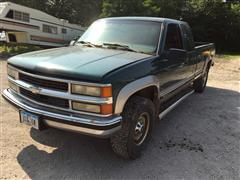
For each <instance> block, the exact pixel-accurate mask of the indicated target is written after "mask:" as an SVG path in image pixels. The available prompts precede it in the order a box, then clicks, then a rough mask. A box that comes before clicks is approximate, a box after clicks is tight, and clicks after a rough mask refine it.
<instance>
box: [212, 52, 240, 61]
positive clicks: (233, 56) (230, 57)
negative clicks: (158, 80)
mask: <svg viewBox="0 0 240 180" xmlns="http://www.w3.org/2000/svg"><path fill="white" fill-rule="evenodd" d="M216 58H217V59H221V60H240V53H226V54H217V55H216Z"/></svg>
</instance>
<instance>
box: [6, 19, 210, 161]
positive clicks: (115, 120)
mask: <svg viewBox="0 0 240 180" xmlns="http://www.w3.org/2000/svg"><path fill="white" fill-rule="evenodd" d="M214 54H215V48H214V44H213V43H196V42H194V41H193V36H192V33H191V30H190V28H189V25H188V24H187V23H186V22H182V21H177V20H172V19H166V18H152V17H119V18H106V19H100V20H97V21H96V22H94V23H93V24H92V25H91V26H90V27H89V28H88V30H87V31H86V32H85V33H84V34H83V35H82V37H80V38H79V39H78V40H76V41H75V42H74V43H71V46H69V47H62V48H56V49H48V50H42V51H37V52H31V53H26V54H22V55H18V56H15V57H12V58H10V59H9V60H8V66H7V67H8V80H9V88H8V89H5V90H4V91H3V92H2V95H3V97H4V98H5V99H6V100H8V101H9V102H10V103H11V104H12V105H14V106H15V107H17V108H18V110H19V114H20V122H21V123H24V124H28V125H30V126H32V127H33V128H36V129H39V130H43V129H45V128H46V127H53V128H59V129H64V130H70V131H74V132H79V133H82V134H86V135H90V136H95V137H101V138H110V142H111V145H112V148H113V151H114V152H115V153H117V154H118V155H120V156H122V157H124V158H130V159H134V158H137V157H139V156H140V155H141V152H142V149H143V148H144V147H145V145H146V143H147V141H148V140H149V137H150V136H151V131H152V129H153V128H154V122H155V121H156V120H157V119H161V118H163V116H164V115H165V114H167V113H168V112H169V111H170V110H171V109H173V108H174V107H175V106H176V105H177V104H178V103H179V102H181V101H182V100H183V99H184V98H186V97H187V96H188V95H190V94H191V93H193V92H194V91H195V92H198V93H202V92H203V91H204V89H205V86H206V82H207V78H208V72H209V69H210V67H211V66H212V65H213V55H214Z"/></svg>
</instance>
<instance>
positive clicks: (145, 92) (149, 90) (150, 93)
mask: <svg viewBox="0 0 240 180" xmlns="http://www.w3.org/2000/svg"><path fill="white" fill-rule="evenodd" d="M133 96H141V97H145V98H148V99H150V100H151V101H152V102H153V104H154V106H155V107H156V109H158V107H159V99H158V88H157V87H156V86H149V87H146V88H144V89H141V90H139V91H137V92H135V93H134V94H133V95H131V96H130V97H129V98H128V100H129V99H131V98H132V97H133Z"/></svg>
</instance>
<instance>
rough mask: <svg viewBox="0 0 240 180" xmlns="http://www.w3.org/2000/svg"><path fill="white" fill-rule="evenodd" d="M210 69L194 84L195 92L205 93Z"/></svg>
mask: <svg viewBox="0 0 240 180" xmlns="http://www.w3.org/2000/svg"><path fill="white" fill-rule="evenodd" d="M209 69H210V67H209V66H208V67H207V68H206V70H205V72H204V74H203V75H202V76H201V77H200V78H198V79H196V80H195V81H194V82H193V89H194V90H195V92H197V93H203V92H204V90H205V88H206V85H207V80H208V73H209Z"/></svg>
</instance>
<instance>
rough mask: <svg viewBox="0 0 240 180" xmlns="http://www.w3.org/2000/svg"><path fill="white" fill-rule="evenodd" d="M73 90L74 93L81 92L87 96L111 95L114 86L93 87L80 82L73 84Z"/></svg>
mask: <svg viewBox="0 0 240 180" xmlns="http://www.w3.org/2000/svg"><path fill="white" fill-rule="evenodd" d="M71 91H72V93H73V94H81V95H87V96H95V97H111V96H112V87H111V86H107V87H93V86H83V85H78V84H72V86H71Z"/></svg>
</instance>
